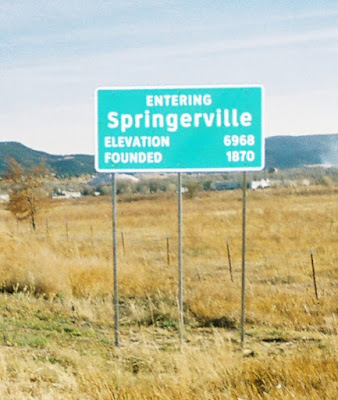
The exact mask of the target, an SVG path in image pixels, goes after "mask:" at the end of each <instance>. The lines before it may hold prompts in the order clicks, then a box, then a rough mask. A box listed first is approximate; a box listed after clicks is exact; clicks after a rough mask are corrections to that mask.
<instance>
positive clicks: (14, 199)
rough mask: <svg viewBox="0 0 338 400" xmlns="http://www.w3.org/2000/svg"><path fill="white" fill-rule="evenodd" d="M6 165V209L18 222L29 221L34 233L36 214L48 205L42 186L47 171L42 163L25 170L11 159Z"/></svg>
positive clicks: (46, 195)
mask: <svg viewBox="0 0 338 400" xmlns="http://www.w3.org/2000/svg"><path fill="white" fill-rule="evenodd" d="M7 164H8V172H7V173H6V174H5V179H6V180H7V182H9V185H10V189H9V203H8V207H7V209H8V210H9V211H10V212H11V213H13V214H14V215H15V217H16V218H17V219H18V220H25V219H30V222H31V225H32V228H33V229H34V231H35V230H36V214H37V213H38V212H39V211H40V210H41V209H43V208H45V207H47V206H48V204H49V196H48V193H47V191H46V189H45V186H44V182H45V181H46V179H47V177H48V175H49V171H48V169H47V168H46V166H45V163H44V162H41V163H40V164H39V165H37V166H32V167H29V168H25V167H23V166H22V165H21V164H20V163H18V162H17V161H16V160H14V159H13V158H9V159H8V160H7Z"/></svg>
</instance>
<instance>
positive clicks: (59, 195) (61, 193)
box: [52, 190, 82, 199]
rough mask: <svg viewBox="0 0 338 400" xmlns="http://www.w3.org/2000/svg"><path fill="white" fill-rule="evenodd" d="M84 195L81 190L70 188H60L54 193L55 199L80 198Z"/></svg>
mask: <svg viewBox="0 0 338 400" xmlns="http://www.w3.org/2000/svg"><path fill="white" fill-rule="evenodd" d="M81 196H82V194H81V192H73V191H68V190H58V191H57V192H56V193H53V194H52V198H53V199H79V198H80V197H81Z"/></svg>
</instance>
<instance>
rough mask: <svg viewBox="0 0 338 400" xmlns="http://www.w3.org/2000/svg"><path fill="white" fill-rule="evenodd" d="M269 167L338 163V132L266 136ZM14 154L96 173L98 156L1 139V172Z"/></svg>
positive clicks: (63, 171)
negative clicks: (62, 152) (51, 150)
mask: <svg viewBox="0 0 338 400" xmlns="http://www.w3.org/2000/svg"><path fill="white" fill-rule="evenodd" d="M265 149H266V168H270V167H276V168H280V169H287V168H297V167H302V166H304V165H316V164H331V165H335V166H337V165H338V134H330V135H307V136H273V137H269V138H267V139H266V143H265ZM7 157H12V158H14V159H15V160H17V161H18V162H19V163H21V164H23V165H34V164H38V163H40V162H41V160H43V159H44V160H45V161H46V164H47V166H48V167H49V168H50V169H51V170H52V171H54V172H55V173H56V175H58V176H65V175H70V176H79V175H82V174H94V173H95V169H94V156H91V155H85V154H71V155H65V156H58V155H52V154H48V153H44V152H42V151H36V150H32V149H30V148H29V147H26V146H24V145H23V144H21V143H18V142H0V174H2V173H3V172H4V171H5V170H6V159H7Z"/></svg>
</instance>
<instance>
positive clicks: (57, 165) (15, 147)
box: [0, 142, 95, 176]
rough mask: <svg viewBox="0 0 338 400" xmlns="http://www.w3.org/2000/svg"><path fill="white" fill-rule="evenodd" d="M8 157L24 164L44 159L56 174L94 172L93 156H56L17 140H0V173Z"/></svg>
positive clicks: (76, 174) (4, 167)
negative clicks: (31, 147)
mask: <svg viewBox="0 0 338 400" xmlns="http://www.w3.org/2000/svg"><path fill="white" fill-rule="evenodd" d="M8 157H11V158H14V159H15V160H16V161H18V162H19V163H20V164H22V165H26V166H29V165H36V164H39V163H40V162H41V161H42V160H45V162H46V165H47V167H48V168H50V169H51V170H52V171H53V172H55V174H56V175H58V176H66V175H69V176H80V175H82V174H94V173H95V169H94V156H90V155H85V154H74V155H73V154H71V155H65V156H58V155H52V154H48V153H44V152H42V151H37V150H32V149H30V148H29V147H26V146H24V145H23V144H21V143H18V142H0V174H2V173H3V172H4V171H6V162H7V161H6V160H7V158H8Z"/></svg>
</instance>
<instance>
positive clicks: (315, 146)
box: [265, 134, 338, 169]
mask: <svg viewBox="0 0 338 400" xmlns="http://www.w3.org/2000/svg"><path fill="white" fill-rule="evenodd" d="M265 150H266V167H267V168H269V167H277V168H280V169H286V168H297V167H302V166H304V165H316V164H330V165H335V166H337V165H338V134H331V135H307V136H272V137H269V138H267V139H266V149H265Z"/></svg>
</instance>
